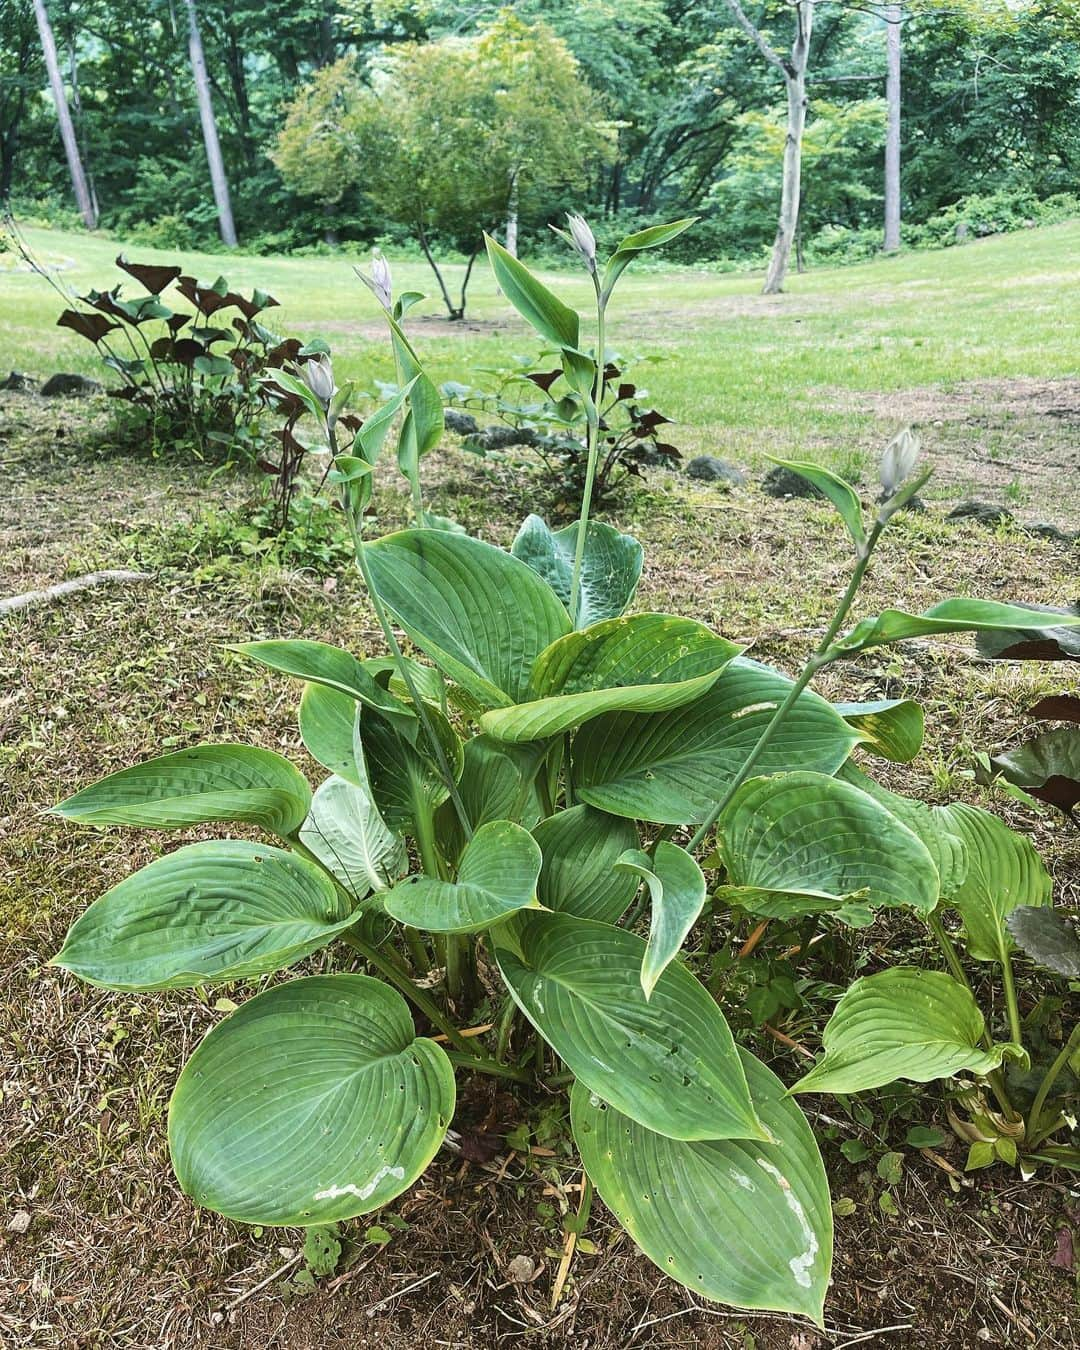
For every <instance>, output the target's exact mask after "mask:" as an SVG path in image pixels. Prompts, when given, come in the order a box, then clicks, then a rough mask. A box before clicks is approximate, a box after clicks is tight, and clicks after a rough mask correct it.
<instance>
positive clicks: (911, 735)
mask: <svg viewBox="0 0 1080 1350" xmlns="http://www.w3.org/2000/svg"><path fill="white" fill-rule="evenodd" d="M836 711H837V712H838V713H839V714H840V716H841V717H842V718H843V719H844V721H845V722H847V724H848V726H852V727H854V728H855V730H856V731H858V732H861V733H862V735H863V736H864V737H865V741H864V744H866V745H867V746H869V747H870V748H871V749H872V750H873V751H874V752H875V754H878V755H881V757H882V758H883V759H889V760H892V761H893V763H894V764H908V763H910V762H911V760H913V759H914V758H915V756H916V755H917V754H918V753H919V751H920V750H921V749H922V743H923V734H924V731H925V718H924V717H923V710H922V708H921V707H920V706H919V704H918V703H916V702H915V700H914V699H911V698H893V699H884V700H882V701H881V702H877V703H837V704H836Z"/></svg>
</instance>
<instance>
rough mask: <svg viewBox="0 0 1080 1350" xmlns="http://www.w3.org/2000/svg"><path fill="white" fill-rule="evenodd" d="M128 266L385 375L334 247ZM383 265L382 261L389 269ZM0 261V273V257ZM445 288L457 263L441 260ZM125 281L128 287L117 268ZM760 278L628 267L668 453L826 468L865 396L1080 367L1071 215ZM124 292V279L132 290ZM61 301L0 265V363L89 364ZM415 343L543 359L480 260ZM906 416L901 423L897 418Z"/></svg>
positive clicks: (67, 252)
mask: <svg viewBox="0 0 1080 1350" xmlns="http://www.w3.org/2000/svg"><path fill="white" fill-rule="evenodd" d="M27 236H28V238H29V240H30V242H31V244H32V245H33V247H34V248H35V250H36V251H37V252H38V254H39V255H40V256H41V257H42V258H43V259H44V260H46V261H47V262H49V263H51V264H53V265H57V266H59V267H60V268H61V270H60V271H59V272H58V278H59V279H60V280H61V281H62V282H63V283H64V284H66V285H67V286H69V287H71V288H73V289H75V290H84V289H85V288H87V287H89V286H92V285H93V286H98V287H102V288H104V287H107V286H112V285H114V284H115V283H116V282H117V281H118V280H120V279H122V278H123V274H122V273H120V272H118V271H117V270H116V269H115V268H114V267H113V265H112V260H113V258H114V257H115V255H116V253H117V252H118V245H117V244H116V243H115V242H114V241H111V240H107V239H101V238H96V237H89V238H88V237H85V236H83V235H79V234H71V233H60V232H55V231H48V230H39V229H33V230H28V231H27ZM129 253H130V255H131V256H132V257H133V258H135V259H137V260H139V261H154V262H172V261H178V262H181V263H182V264H183V265H184V267H185V268H187V269H189V270H191V271H193V272H194V273H195V274H196V275H197V276H198V277H200V278H204V279H210V278H212V277H214V276H216V275H218V273H219V272H222V271H224V272H225V274H226V275H227V277H228V279H229V281H230V282H231V283H232V284H233V285H234V286H238V287H241V288H247V287H251V286H255V285H258V286H261V287H263V288H265V289H268V290H270V291H271V292H272V293H273V294H274V295H275V296H277V298H278V299H279V300H280V301H281V305H282V307H281V309H279V310H276V311H274V313H273V320H274V323H275V326H276V327H277V328H278V329H279V331H281V332H288V333H294V332H295V333H297V334H300V335H304V336H314V335H316V334H318V335H321V336H323V337H325V338H326V339H327V341H329V342H330V344H331V346H332V347H333V350H334V352H335V356H336V358H337V361H338V368H339V378H341V376H342V375H344V376H346V377H354V378H358V379H359V380H361V381H362V382H364V383H365V384H367V385H369V386H370V385H371V382H372V381H373V380H374V379H375V378H376V377H378V378H383V379H390V378H392V366H391V362H390V359H389V356H388V353H387V349H386V345H385V343H384V342H383V341H382V338H381V326H380V320H379V315H378V313H377V310H376V305H375V302H374V300H373V299H372V297H371V296H370V295H369V294H368V293H367V291H366V290H365V289H364V287H363V286H361V285H360V283H359V282H358V281H357V280H356V279H355V277H354V276H353V273H352V266H353V264H352V262H350V261H349V260H348V259H345V258H342V259H334V258H300V259H293V258H252V257H245V256H243V255H240V254H238V255H237V256H235V257H223V256H221V255H209V254H175V253H171V252H167V251H160V250H155V249H144V248H137V247H135V248H131V249H130V250H129ZM391 261H393V260H391ZM5 264H6V265H5ZM393 265H394V273H395V283H396V286H397V287H398V288H399V289H419V290H423V291H426V292H429V293H430V292H432V291H433V289H434V286H433V278H432V276H431V273H430V271H429V270H428V268H427V267H426V265H425V264H423V263H418V262H403V263H394V264H393ZM448 272H449V279H450V280H451V281H454V280H456V279H457V277H458V276H459V274H460V272H461V268H460V267H453V266H451V267H450V268H449V269H448ZM123 279H124V280H125V281H126V280H127V279H126V278H123ZM545 279H546V280H547V281H548V282H549V283H550V284H551V285H552V286H553V287H554V288H555V289H556V290H557V291H558V292H559V294H560V295H562V296H563V297H565V298H566V299H567V300H568V301H570V302H571V303H574V304H576V305H580V306H581V307H582V308H583V309H584V308H586V307H587V306H588V304H589V301H590V293H591V288H590V286H589V283H588V280H587V278H585V276H584V275H583V274H579V273H576V272H573V271H567V272H560V273H547V274H545ZM759 287H760V278H759V277H757V276H750V275H738V276H732V275H724V276H718V275H713V274H711V273H708V272H702V271H695V270H692V269H687V268H670V269H666V268H665V269H659V270H652V271H644V270H639V271H637V272H636V273H635V272H634V271H633V270H631V272H630V273H629V274H628V275H627V277H626V278H625V280H624V282H623V283H622V285H621V287H620V290H619V293H618V295H617V298H616V301H615V304H614V309H613V312H612V317H611V322H610V345H611V346H612V347H614V348H615V349H616V350H617V351H619V352H622V353H624V354H626V355H630V354H645V353H662V354H664V355H666V356H668V357H671V358H673V359H671V360H670V361H666V362H664V363H662V364H661V365H659V366H657V367H655V369H651V370H650V371H649V373H648V385H649V389H650V391H651V393H652V394H653V396H654V398H655V400H656V402H657V404H658V406H660V407H661V408H662V409H663V410H664V411H666V412H667V413H669V414H670V415H671V416H672V417H674V418H675V419H676V421H677V422H678V423H679V424H681V425H680V427H679V428H678V430H677V432H676V439H677V440H678V441H679V444H680V445H682V446H685V447H687V448H691V449H695V450H709V451H715V452H717V453H720V454H724V453H726V452H730V453H734V454H737V455H739V454H741V455H744V456H745V455H750V456H751V457H753V456H754V455H755V453H756V452H757V451H758V450H760V449H763V448H764V449H770V450H774V451H775V450H777V449H780V450H781V451H783V449H784V448H785V447H786V449H787V451H788V452H789V453H792V454H798V453H801V452H804V451H805V452H810V453H813V454H815V455H817V456H820V457H822V458H825V459H830V458H837V457H840V456H842V455H843V456H848V457H850V456H851V455H852V454H856V455H857V454H858V453H859V452H860V451H863V452H865V451H867V450H869V449H871V448H872V447H874V446H875V445H876V444H877V443H878V442H879V441H880V439H881V437H882V435H884V434H887V433H888V431H889V430H890V429H891V428H890V426H889V425H888V417H886V419H885V421H886V425H884V426H883V425H882V419H881V418H880V417H875V416H874V415H873V413H872V411H871V410H870V409H869V408H868V406H867V402H866V399H865V398H864V396H865V395H867V394H869V393H873V394H879V395H888V394H890V393H892V392H897V391H910V390H914V389H920V390H921V389H924V388H925V387H927V386H930V387H935V388H936V389H938V390H940V391H941V392H942V393H947V392H948V390H949V389H950V387H952V386H955V385H956V384H958V383H960V382H967V381H985V380H1006V379H1017V378H1020V377H1026V378H1036V379H1050V378H1057V377H1067V376H1075V375H1077V373H1078V372H1080V326H1078V325H1077V323H1076V321H1075V297H1076V295H1077V293H1078V288H1080V220H1077V221H1070V222H1067V223H1065V224H1061V225H1054V226H1050V227H1047V228H1044V229H1039V230H1029V231H1024V232H1021V233H1017V234H1013V235H1008V236H1002V237H999V238H996V239H989V240H984V241H980V242H976V243H972V244H969V245H966V246H964V247H957V248H952V249H948V250H943V251H939V252H925V253H909V254H905V255H901V256H898V257H894V258H888V259H881V260H878V261H875V262H870V263H865V264H861V265H858V266H851V267H844V268H821V269H816V270H815V271H813V272H811V273H808V274H806V275H804V276H793V277H792V278H791V279H790V282H789V287H788V291H787V292H786V293H785V294H784V295H782V296H778V297H766V296H762V295H760V294H759V293H758V292H759ZM126 289H128V290H129V291H133V290H134V289H135V285H134V283H133V282H132V283H129V285H128V287H127V288H126ZM59 308H60V306H59V302H58V297H57V296H56V295H55V294H54V292H53V291H52V290H51V289H50V288H49V287H48V286H47V285H46V284H45V282H44V281H43V280H42V279H41V278H39V277H37V276H34V275H32V274H28V273H26V272H22V271H19V270H17V269H15V268H14V267H13V266H12V260H11V259H10V258H6V259H5V258H3V257H0V369H8V368H16V369H20V370H26V371H29V372H30V373H32V374H37V375H43V374H47V373H49V372H51V371H52V370H55V369H71V370H79V371H83V372H86V373H94V372H96V370H97V362H96V360H95V356H94V353H93V351H92V350H91V349H90V348H89V346H88V345H87V344H85V343H84V342H82V341H81V340H80V339H79V338H78V337H76V336H75V335H74V334H70V333H67V332H64V331H62V330H59V331H58V330H56V329H55V328H54V327H53V323H54V321H55V317H56V314H57V313H58V311H59ZM413 314H414V315H415V317H414V318H412V319H411V320H410V325H411V329H412V333H413V336H414V338H415V341H416V344H417V346H418V348H419V350H420V352H421V354H422V356H423V358H424V359H425V361H426V362H427V363H428V365H429V368H430V370H431V372H432V374H433V375H434V376H435V377H436V378H437V379H440V380H441V379H447V378H451V377H453V378H458V379H467V378H469V372H470V370H471V369H473V368H475V366H476V365H478V364H480V365H482V364H491V363H496V362H499V361H500V360H502V359H503V358H505V357H507V356H508V355H511V354H517V353H526V354H527V353H529V352H532V351H535V350H536V346H535V343H534V341H533V340H532V339H531V337H530V335H529V334H528V333H527V332H526V330H525V327H524V325H523V324H522V323H521V321H520V320H519V319H518V317H517V315H516V314H515V313H514V312H513V311H512V310H511V309H510V307H509V306H508V305H507V304H506V302H505V301H504V300H503V299H502V297H501V296H500V295H499V294H498V293H497V292H496V289H495V286H494V283H493V281H492V279H491V276H490V273H489V272H488V270H487V268H486V266H483V265H479V266H478V268H477V271H476V274H475V279H474V282H473V285H472V287H471V302H470V311H469V319H468V321H467V322H466V323H464V324H461V325H450V324H448V323H446V322H444V321H443V320H442V319H441V318H440V307H439V305H438V304H437V303H436V301H435V299H434V298H430V299H429V300H428V301H426V302H425V303H424V304H423V305H421V306H420V307H418V309H417V310H415V311H413ZM898 420H899V419H898V417H896V416H894V417H893V419H892V422H893V425H895V424H896V423H897V421H898Z"/></svg>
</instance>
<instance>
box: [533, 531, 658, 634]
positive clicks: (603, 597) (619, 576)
mask: <svg viewBox="0 0 1080 1350" xmlns="http://www.w3.org/2000/svg"><path fill="white" fill-rule="evenodd" d="M577 538H578V526H577V525H576V524H575V525H567V526H566V527H565V528H564V529H561V530H552V529H551V528H550V527H549V526H548V525H547V524H546V523H545V522H544V521H543V520H541V518H540V517H539V516H526V518H525V522H524V524H523V525H522V527H521V529H520V530H518V533H517V538H516V539H515V540H514V543H513V545H512V547H511V549H510V552H511V553H512V554H513V555H514V557H515V558H520V559H521V561H522V562H524V563H528V565H529V566H530V567H531V568H532V569H533V571H534V572H538V573H539V574H540V576H542V577H543V578H544V580H545V581H546V582H547V583H548V585H549V586H550V587H551V589H552V590H553V591H554V592H555V594H556V595H557V596H558V597H559V599H560V600H561V601H562V602H563V604H564V605H565V606H566V608H567V611H569V609H570V598H571V589H572V583H573V576H574V555H575V552H576V550H577ZM644 557H645V553H644V550H643V549H642V547H641V545H640V544H639V543H638V541H637V540H636V539H635V538H634V537H633V536H632V535H629V534H620V533H619V531H618V530H615V529H613V528H612V527H611V526H610V525H605V524H604V523H603V522H602V521H599V520H591V521H589V523H588V528H587V529H586V532H585V552H584V553H583V555H582V559H581V598H580V600H579V603H578V612H577V619H576V622H575V625H574V626H575V627H576V628H586V627H588V625H589V624H591V623H596V622H597V621H598V620H599V619H614V618H617V617H618V616H619V615H620V614H622V613H623V612H624V611H625V610H626V609H627V608H628V606H629V605H630V603H631V601H632V600H633V598H634V594H635V592H636V591H637V585H638V581H639V580H640V578H641V565H642V562H643V561H644Z"/></svg>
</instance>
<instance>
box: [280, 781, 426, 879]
mask: <svg viewBox="0 0 1080 1350" xmlns="http://www.w3.org/2000/svg"><path fill="white" fill-rule="evenodd" d="M300 842H301V843H302V844H304V845H305V847H306V848H307V849H309V850H310V852H312V853H314V855H315V856H316V858H318V860H319V861H320V862H321V863H322V865H323V866H324V867H325V868H326V869H327V870H328V871H329V872H332V873H333V875H334V876H335V877H337V879H338V881H340V882H341V884H342V885H343V886H344V887H345V889H346V890H347V891H348V892H349V894H350V895H352V896H353V897H354V898H355V899H356V900H363V899H364V898H365V897H366V896H368V895H370V894H371V892H372V891H385V890H386V889H387V888H388V887H389V886H392V885H393V884H394V882H395V881H396V880H397V879H398V877H400V876H401V875H402V874H403V873H404V872H405V869H406V866H407V861H406V857H405V842H404V840H403V839H402V838H401V836H400V835H396V834H394V833H393V832H392V831H391V830H390V829H389V828H388V826H387V824H386V822H385V821H384V820H383V818H382V816H380V815H379V811H378V808H377V807H376V805H375V803H374V801H372V798H371V793H370V791H369V790H368V789H367V788H364V787H358V786H357V785H356V784H355V783H351V782H348V781H346V780H345V779H344V778H338V777H337V776H336V775H335V776H334V777H332V778H328V779H327V780H326V782H325V783H323V784H322V785H321V786H320V787H319V788H318V790H317V791H316V793H315V796H314V798H313V799H312V802H311V811H310V812H309V814H308V818H307V820H306V821H305V822H304V824H303V827H302V828H301V830H300Z"/></svg>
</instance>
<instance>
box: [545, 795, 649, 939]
mask: <svg viewBox="0 0 1080 1350" xmlns="http://www.w3.org/2000/svg"><path fill="white" fill-rule="evenodd" d="M533 838H534V839H535V840H536V842H537V843H538V844H539V845H540V849H541V851H542V852H543V855H544V865H543V867H542V868H541V869H540V880H539V882H538V883H537V889H536V893H537V896H538V897H539V899H540V903H541V904H542V905H544V906H545V908H547V909H554V910H560V911H562V913H564V914H576V915H577V917H578V918H580V919H596V920H598V921H599V922H600V923H617V922H618V921H619V919H621V918H622V916H623V914H625V912H626V910H627V908H628V907H629V905H630V903H631V902H632V900H633V899H634V896H635V895H636V894H637V890H638V879H637V877H636V876H634V874H633V873H632V872H628V871H626V870H620V869H619V868H617V867H616V866H615V864H616V863H617V862H618V860H619V858H621V857H622V855H623V854H624V853H625V852H626V851H627V850H628V849H635V848H637V846H638V833H637V830H636V829H635V827H634V823H633V821H631V820H624V819H622V818H621V817H619V816H609V815H607V814H606V813H605V812H603V811H597V810H595V809H594V808H593V807H591V806H572V807H571V808H570V809H569V810H568V811H558V812H556V814H555V815H553V816H549V817H548V818H547V820H542V821H541V822H540V824H539V825H537V827H536V829H535V830H533Z"/></svg>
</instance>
